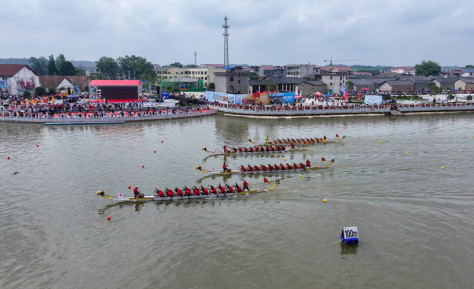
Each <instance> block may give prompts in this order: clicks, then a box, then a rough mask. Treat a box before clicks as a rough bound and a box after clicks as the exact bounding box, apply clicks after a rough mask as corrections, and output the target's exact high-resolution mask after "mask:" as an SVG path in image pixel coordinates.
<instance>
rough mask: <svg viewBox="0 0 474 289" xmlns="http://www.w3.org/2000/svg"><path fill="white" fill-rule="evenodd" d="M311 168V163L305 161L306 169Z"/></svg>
mask: <svg viewBox="0 0 474 289" xmlns="http://www.w3.org/2000/svg"><path fill="white" fill-rule="evenodd" d="M310 166H311V162H310V161H309V160H306V167H307V168H309V167H310Z"/></svg>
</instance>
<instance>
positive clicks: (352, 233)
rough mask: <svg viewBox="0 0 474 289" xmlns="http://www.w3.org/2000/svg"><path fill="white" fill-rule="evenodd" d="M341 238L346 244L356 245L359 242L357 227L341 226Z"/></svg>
mask: <svg viewBox="0 0 474 289" xmlns="http://www.w3.org/2000/svg"><path fill="white" fill-rule="evenodd" d="M341 239H342V241H343V242H344V244H346V245H357V244H358V243H359V234H358V232H357V227H343V228H342V233H341Z"/></svg>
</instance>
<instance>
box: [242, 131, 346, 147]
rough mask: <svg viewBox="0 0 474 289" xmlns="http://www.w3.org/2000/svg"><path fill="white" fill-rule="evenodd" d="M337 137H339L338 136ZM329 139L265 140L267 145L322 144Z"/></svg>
mask: <svg viewBox="0 0 474 289" xmlns="http://www.w3.org/2000/svg"><path fill="white" fill-rule="evenodd" d="M336 137H339V135H337V134H336ZM248 141H249V142H252V143H253V141H252V139H248ZM326 141H327V137H326V136H323V137H322V138H317V137H312V138H282V139H280V138H277V139H274V140H272V141H270V140H269V139H268V137H267V138H265V144H267V145H268V144H310V143H320V142H326Z"/></svg>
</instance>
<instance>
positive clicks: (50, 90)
mask: <svg viewBox="0 0 474 289" xmlns="http://www.w3.org/2000/svg"><path fill="white" fill-rule="evenodd" d="M55 93H56V87H54V86H50V87H48V94H49V95H53V94H55Z"/></svg>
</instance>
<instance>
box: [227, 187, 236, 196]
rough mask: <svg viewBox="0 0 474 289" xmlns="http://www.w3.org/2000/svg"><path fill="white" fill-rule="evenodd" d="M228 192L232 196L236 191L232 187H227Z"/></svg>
mask: <svg viewBox="0 0 474 289" xmlns="http://www.w3.org/2000/svg"><path fill="white" fill-rule="evenodd" d="M227 192H228V193H230V194H232V193H234V189H233V188H232V187H231V186H228V187H227Z"/></svg>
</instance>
